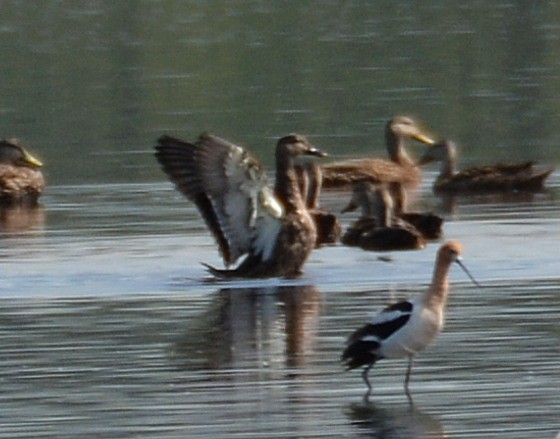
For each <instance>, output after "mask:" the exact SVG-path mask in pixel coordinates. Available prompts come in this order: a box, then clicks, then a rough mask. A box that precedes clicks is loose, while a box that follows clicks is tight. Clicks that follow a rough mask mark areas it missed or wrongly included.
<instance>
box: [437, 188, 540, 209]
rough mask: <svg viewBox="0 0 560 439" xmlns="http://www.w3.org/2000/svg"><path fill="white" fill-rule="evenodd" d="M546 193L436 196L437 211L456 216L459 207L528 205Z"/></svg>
mask: <svg viewBox="0 0 560 439" xmlns="http://www.w3.org/2000/svg"><path fill="white" fill-rule="evenodd" d="M546 194H547V192H546V191H542V192H536V193H535V192H509V193H503V194H483V195H473V194H469V195H454V194H444V195H438V198H439V200H440V201H439V203H438V211H439V212H440V213H446V214H457V213H458V210H459V208H460V207H461V206H470V205H473V204H477V205H492V204H507V203H512V204H523V203H526V204H530V203H532V202H534V201H535V200H536V199H537V198H538V197H539V196H543V195H545V196H546Z"/></svg>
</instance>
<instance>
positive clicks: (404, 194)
mask: <svg viewBox="0 0 560 439" xmlns="http://www.w3.org/2000/svg"><path fill="white" fill-rule="evenodd" d="M388 186H389V192H390V194H391V195H392V197H393V200H394V215H395V217H396V218H399V219H400V220H402V221H405V222H406V223H408V224H410V225H411V226H413V227H414V228H415V229H416V230H418V232H420V234H421V235H422V237H423V238H424V239H426V240H428V241H433V240H436V239H440V238H441V236H442V235H443V223H444V219H443V217H441V216H440V215H436V214H435V213H433V212H410V211H408V210H407V205H408V191H407V190H406V189H405V188H404V187H403V185H402V184H400V183H390V184H389V185H388Z"/></svg>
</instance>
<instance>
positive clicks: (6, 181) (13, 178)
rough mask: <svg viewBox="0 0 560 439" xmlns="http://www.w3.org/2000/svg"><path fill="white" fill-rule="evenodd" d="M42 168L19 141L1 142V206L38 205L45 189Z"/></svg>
mask: <svg viewBox="0 0 560 439" xmlns="http://www.w3.org/2000/svg"><path fill="white" fill-rule="evenodd" d="M42 166H43V164H42V163H41V162H40V161H39V160H37V159H36V158H35V157H33V156H32V155H31V154H29V153H28V152H27V151H26V150H25V148H24V147H23V146H21V145H20V143H19V141H18V140H17V139H5V140H0V205H3V206H10V205H27V206H34V205H36V204H37V200H38V199H39V197H40V196H41V194H42V193H43V190H44V188H45V179H44V177H43V174H42V172H41V171H40V170H39V168H41V167H42Z"/></svg>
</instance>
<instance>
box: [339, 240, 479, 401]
mask: <svg viewBox="0 0 560 439" xmlns="http://www.w3.org/2000/svg"><path fill="white" fill-rule="evenodd" d="M460 254H461V244H459V243H458V242H455V241H451V242H447V243H445V244H444V245H442V246H441V248H440V249H439V251H438V253H437V257H436V264H435V268H434V274H433V278H432V283H431V285H430V287H429V288H428V289H427V290H426V292H425V293H423V294H422V295H421V296H419V297H417V298H414V299H412V300H406V301H403V302H398V303H395V304H393V305H391V306H389V307H387V308H385V309H384V310H383V311H381V312H380V313H379V314H377V315H376V316H374V318H373V319H372V320H371V321H370V323H368V324H366V325H365V326H363V327H361V328H360V329H358V330H356V331H355V332H354V333H353V334H352V335H351V336H350V337H349V338H348V341H347V343H346V348H345V349H344V352H343V353H342V361H344V362H345V363H346V366H347V370H350V369H355V368H358V367H361V366H365V367H364V370H363V372H362V378H363V379H364V381H365V383H366V385H367V387H368V391H367V394H366V395H367V396H369V394H370V393H371V384H370V382H369V378H368V373H369V371H370V369H371V368H372V366H373V365H374V364H375V363H376V362H377V361H378V360H381V359H383V358H401V357H408V369H407V372H406V378H405V381H404V387H405V390H406V393H407V394H408V393H409V390H408V384H409V382H410V375H411V371H412V362H413V358H414V356H415V355H416V354H417V353H418V352H420V351H422V350H423V349H424V348H425V347H426V346H428V344H430V343H431V342H432V340H434V338H435V337H436V336H437V335H438V334H439V333H440V331H441V328H442V327H443V322H444V311H445V302H446V299H447V294H448V274H449V268H450V266H451V264H452V263H453V262H455V263H457V264H459V265H460V266H461V268H462V269H463V270H464V271H465V273H467V275H468V276H469V277H470V278H471V280H472V281H473V282H474V283H475V284H476V285H478V283H477V282H476V280H475V279H474V278H473V277H472V275H471V274H470V273H469V271H468V270H467V268H466V267H465V266H464V265H463V263H462V262H461V258H460Z"/></svg>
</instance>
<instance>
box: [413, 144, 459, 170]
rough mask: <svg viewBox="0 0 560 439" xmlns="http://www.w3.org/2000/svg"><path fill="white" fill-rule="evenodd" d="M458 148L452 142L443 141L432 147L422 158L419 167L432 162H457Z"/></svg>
mask: <svg viewBox="0 0 560 439" xmlns="http://www.w3.org/2000/svg"><path fill="white" fill-rule="evenodd" d="M456 155H457V146H456V145H455V143H454V142H452V141H451V140H441V141H439V142H438V143H435V144H434V145H432V146H430V147H429V148H428V149H427V150H426V152H425V153H424V155H423V156H422V157H420V160H419V161H418V165H419V166H421V165H425V164H428V163H431V162H446V161H453V162H454V161H455V157H456Z"/></svg>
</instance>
